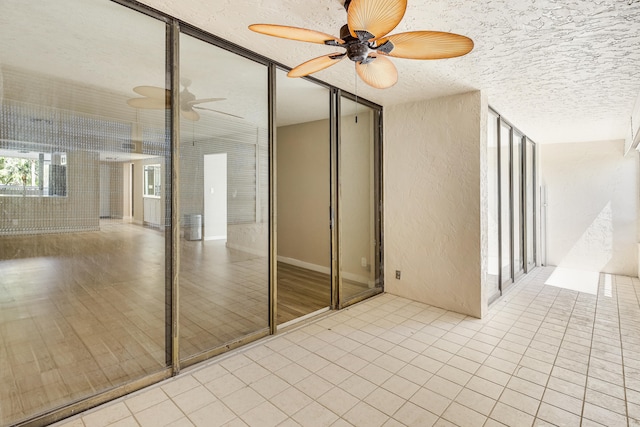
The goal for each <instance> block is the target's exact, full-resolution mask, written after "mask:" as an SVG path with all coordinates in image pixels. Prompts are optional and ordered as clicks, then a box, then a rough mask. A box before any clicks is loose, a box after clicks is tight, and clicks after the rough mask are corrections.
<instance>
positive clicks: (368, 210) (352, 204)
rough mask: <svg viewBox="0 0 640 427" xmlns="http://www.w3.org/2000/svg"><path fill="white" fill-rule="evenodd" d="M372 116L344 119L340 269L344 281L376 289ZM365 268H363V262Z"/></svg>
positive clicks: (362, 114)
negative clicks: (374, 286) (352, 281)
mask: <svg viewBox="0 0 640 427" xmlns="http://www.w3.org/2000/svg"><path fill="white" fill-rule="evenodd" d="M372 114H373V112H372V111H370V110H366V111H362V112H360V113H358V122H357V123H356V121H355V116H352V115H351V116H343V117H342V121H341V129H340V137H341V142H340V144H341V146H340V153H339V158H338V163H339V166H338V167H339V169H340V203H341V205H340V213H341V221H340V238H341V242H340V245H341V248H342V254H341V257H340V266H341V269H342V275H343V277H344V278H346V279H349V280H354V281H356V282H360V283H366V284H370V285H373V282H374V280H375V261H373V259H374V258H373V257H374V256H375V236H374V211H373V209H374V207H373V201H374V198H375V195H374V187H373V185H374V176H373V172H374V171H373V163H374V158H373V148H374V141H373V128H372V126H373V116H372ZM363 258H364V259H365V265H364V266H363V265H362V259H363Z"/></svg>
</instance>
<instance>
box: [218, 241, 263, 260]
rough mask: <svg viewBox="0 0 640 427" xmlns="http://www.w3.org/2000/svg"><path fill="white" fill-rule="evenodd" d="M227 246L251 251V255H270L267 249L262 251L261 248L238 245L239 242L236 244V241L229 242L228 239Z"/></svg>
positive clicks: (237, 249)
mask: <svg viewBox="0 0 640 427" xmlns="http://www.w3.org/2000/svg"><path fill="white" fill-rule="evenodd" d="M226 246H227V248H229V249H235V250H236V251H242V252H247V253H249V254H251V255H256V256H260V257H266V256H268V255H269V254H268V252H267V250H266V249H265V250H264V251H261V250H259V249H256V248H250V247H248V246H242V245H238V244H235V243H229V241H228V240H227V244H226Z"/></svg>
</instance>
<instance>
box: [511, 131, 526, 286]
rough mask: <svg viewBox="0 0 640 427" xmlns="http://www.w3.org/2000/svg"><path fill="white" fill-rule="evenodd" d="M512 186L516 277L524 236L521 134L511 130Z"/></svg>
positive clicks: (521, 269) (521, 268) (520, 260)
mask: <svg viewBox="0 0 640 427" xmlns="http://www.w3.org/2000/svg"><path fill="white" fill-rule="evenodd" d="M511 153H512V156H513V159H512V163H511V165H512V173H513V181H512V182H513V187H512V199H511V202H512V204H513V205H512V206H513V267H514V273H515V276H516V277H517V276H518V274H522V272H523V271H524V236H523V210H522V181H523V175H522V173H523V168H522V134H521V133H519V132H518V131H516V130H514V131H513V147H512V150H511Z"/></svg>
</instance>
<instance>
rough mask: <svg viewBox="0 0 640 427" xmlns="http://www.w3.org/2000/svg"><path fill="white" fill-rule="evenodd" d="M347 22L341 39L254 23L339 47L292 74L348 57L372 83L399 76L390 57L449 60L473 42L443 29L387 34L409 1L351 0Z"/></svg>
mask: <svg viewBox="0 0 640 427" xmlns="http://www.w3.org/2000/svg"><path fill="white" fill-rule="evenodd" d="M344 8H345V9H346V10H347V25H344V26H343V27H342V28H341V29H340V38H338V37H334V36H332V35H329V34H325V33H321V32H318V31H313V30H308V29H306V28H298V27H289V26H286V25H271V24H253V25H250V26H249V29H250V30H252V31H255V32H257V33H261V34H266V35H270V36H275V37H282V38H285V39H290V40H299V41H305V42H310V43H319V44H326V45H329V46H339V47H343V48H345V49H346V51H345V52H335V53H330V54H328V55H323V56H320V57H318V58H314V59H312V60H310V61H307V62H304V63H302V64H300V65H298V66H297V67H295V68H294V69H292V70H291V71H290V72H289V73H288V74H287V75H288V76H289V77H303V76H307V75H309V74H312V73H315V72H316V71H320V70H323V69H325V68H328V67H330V66H332V65H334V64H336V63H338V62H339V61H341V60H342V59H344V58H345V57H347V58H349V59H350V60H352V61H353V62H355V66H356V71H357V73H358V75H359V76H360V78H361V79H362V80H364V82H365V83H367V84H368V85H370V86H373V87H375V88H378V89H385V88H388V87H391V86H393V85H394V84H396V82H397V81H398V71H397V70H396V67H395V65H393V63H392V62H391V61H390V60H389V59H388V58H387V57H388V56H393V57H396V58H409V59H444V58H454V57H456V56H462V55H466V54H467V53H469V52H470V51H471V50H472V49H473V41H472V40H471V39H470V38H468V37H465V36H461V35H459V34H453V33H445V32H441V31H410V32H407V33H399V34H393V35H387V34H388V33H389V32H391V31H392V30H393V29H394V28H395V27H396V26H397V25H398V24H399V23H400V21H401V20H402V17H403V16H404V13H405V11H406V9H407V0H346V1H345V3H344Z"/></svg>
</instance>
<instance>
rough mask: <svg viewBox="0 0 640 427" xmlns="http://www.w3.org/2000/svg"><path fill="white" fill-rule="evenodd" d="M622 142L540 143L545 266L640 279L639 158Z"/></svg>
mask: <svg viewBox="0 0 640 427" xmlns="http://www.w3.org/2000/svg"><path fill="white" fill-rule="evenodd" d="M623 146H624V142H623V141H602V142H580V143H570V144H542V145H539V148H540V172H541V184H542V185H544V186H545V187H546V190H547V211H546V218H545V219H546V224H547V227H546V236H545V237H546V248H547V260H546V261H547V265H555V266H559V267H566V268H575V269H581V270H587V271H597V272H604V273H612V274H622V275H628V276H636V275H637V272H638V258H637V242H638V153H637V152H635V151H632V152H631V153H630V154H629V155H627V156H626V157H623Z"/></svg>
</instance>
